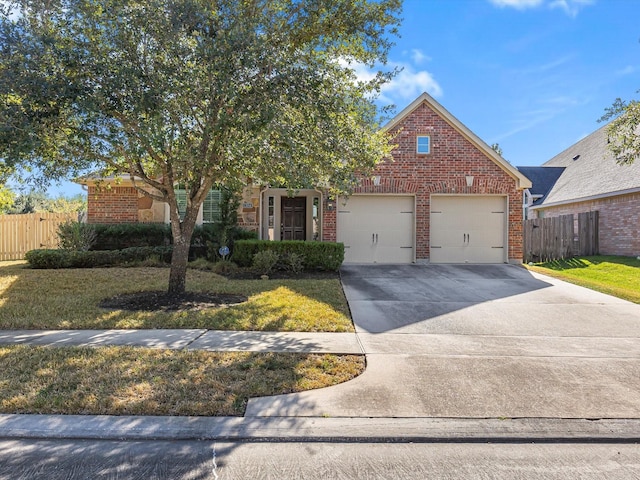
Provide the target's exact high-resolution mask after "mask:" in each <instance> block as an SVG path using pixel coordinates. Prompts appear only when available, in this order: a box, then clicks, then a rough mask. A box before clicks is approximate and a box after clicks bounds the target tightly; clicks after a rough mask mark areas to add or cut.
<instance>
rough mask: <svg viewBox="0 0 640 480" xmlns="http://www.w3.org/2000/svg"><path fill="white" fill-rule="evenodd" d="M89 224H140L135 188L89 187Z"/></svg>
mask: <svg viewBox="0 0 640 480" xmlns="http://www.w3.org/2000/svg"><path fill="white" fill-rule="evenodd" d="M87 222H88V223H135V222H138V192H137V191H136V189H135V188H133V187H122V186H112V187H111V188H104V187H96V186H89V194H88V197H87Z"/></svg>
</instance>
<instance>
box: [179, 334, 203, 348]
mask: <svg viewBox="0 0 640 480" xmlns="http://www.w3.org/2000/svg"><path fill="white" fill-rule="evenodd" d="M208 331H209V330H207V329H203V330H202V332H200V334H199V335H197V336H195V337H193V338H192V339H191V340H190V341H189V342H187V343H185V344H184V346H183V347H182V348H181V350H186V349H188V348H189V347H190V346H191V345H193V343H194V342H195V341H197V340H199V339H201V338H202V337H203V336H204V334H206V333H207V332H208Z"/></svg>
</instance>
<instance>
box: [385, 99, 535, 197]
mask: <svg viewBox="0 0 640 480" xmlns="http://www.w3.org/2000/svg"><path fill="white" fill-rule="evenodd" d="M424 102H426V103H427V104H428V105H429V106H430V107H431V108H432V109H433V110H434V111H435V112H436V113H437V114H438V115H439V116H440V117H441V118H442V119H443V120H444V121H446V122H447V123H448V124H449V125H451V126H452V127H453V128H454V129H456V130H457V131H458V133H460V134H461V135H462V136H463V137H465V138H466V139H467V140H469V141H470V142H471V143H472V144H474V145H475V146H476V147H477V148H478V149H480V150H481V151H482V152H483V153H485V154H486V155H487V156H488V157H489V158H490V159H491V160H493V162H494V163H495V164H496V165H498V166H499V167H500V168H501V169H502V170H504V171H505V172H506V173H507V174H508V175H509V176H511V177H513V179H514V180H516V186H517V188H518V189H524V188H531V180H529V179H528V178H527V177H525V176H524V175H523V174H522V173H520V171H518V170H517V169H516V168H515V167H514V166H513V165H511V164H510V163H509V162H507V161H506V160H505V159H504V158H502V157H501V156H500V155H498V154H497V153H496V152H495V150H493V149H492V148H491V147H490V146H489V145H487V144H486V143H485V142H484V141H483V140H482V139H480V137H478V136H477V135H476V134H475V133H473V132H472V131H471V130H469V129H468V128H467V127H466V126H465V125H464V124H462V123H461V122H460V120H458V119H457V118H456V117H454V116H453V115H452V114H451V113H449V111H448V110H447V109H445V108H444V107H443V106H442V105H440V104H439V103H438V102H437V101H436V100H435V99H434V98H433V97H432V96H431V95H429V94H428V93H426V92H424V93H423V94H422V95H420V96H419V97H418V98H416V99H415V100H414V101H413V102H411V103H410V104H409V105H408V106H407V107H406V108H405V109H404V110H402V111H401V112H400V113H399V114H398V115H396V116H395V117H394V118H393V119H391V120H390V121H389V122H388V123H387V124H386V125H385V126H384V127H382V130H383V131H388V130H390V129H392V128H394V127H396V126H397V125H399V124H400V123H401V122H402V121H403V120H404V118H405V117H407V116H408V115H409V114H410V113H412V112H413V111H414V110H415V109H416V108H418V107H419V106H420V105H421V104H422V103H424Z"/></svg>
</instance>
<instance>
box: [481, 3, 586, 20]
mask: <svg viewBox="0 0 640 480" xmlns="http://www.w3.org/2000/svg"><path fill="white" fill-rule="evenodd" d="M489 2H490V3H491V4H493V5H495V6H496V7H499V8H504V7H509V8H515V9H516V10H526V9H528V8H538V7H542V6H544V5H546V6H547V7H548V8H551V9H559V10H562V11H564V12H565V13H566V14H567V15H569V16H570V17H575V16H576V15H578V12H580V10H581V9H582V8H584V7H586V6H588V5H593V4H594V3H595V0H489Z"/></svg>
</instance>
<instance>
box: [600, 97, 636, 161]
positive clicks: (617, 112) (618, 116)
mask: <svg viewBox="0 0 640 480" xmlns="http://www.w3.org/2000/svg"><path fill="white" fill-rule="evenodd" d="M605 111H606V113H605V115H603V116H602V118H600V121H605V120H610V119H611V118H613V120H612V121H611V123H609V125H608V126H607V134H608V136H609V144H608V147H609V150H610V151H611V153H613V156H614V158H615V159H616V161H617V162H618V163H620V164H627V165H630V164H632V163H633V162H635V161H636V160H637V159H638V157H640V102H639V101H637V100H631V101H629V102H626V101H624V100H622V99H620V98H618V99H616V101H615V102H614V103H613V105H612V106H611V107H609V108H607V109H606V110H605Z"/></svg>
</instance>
